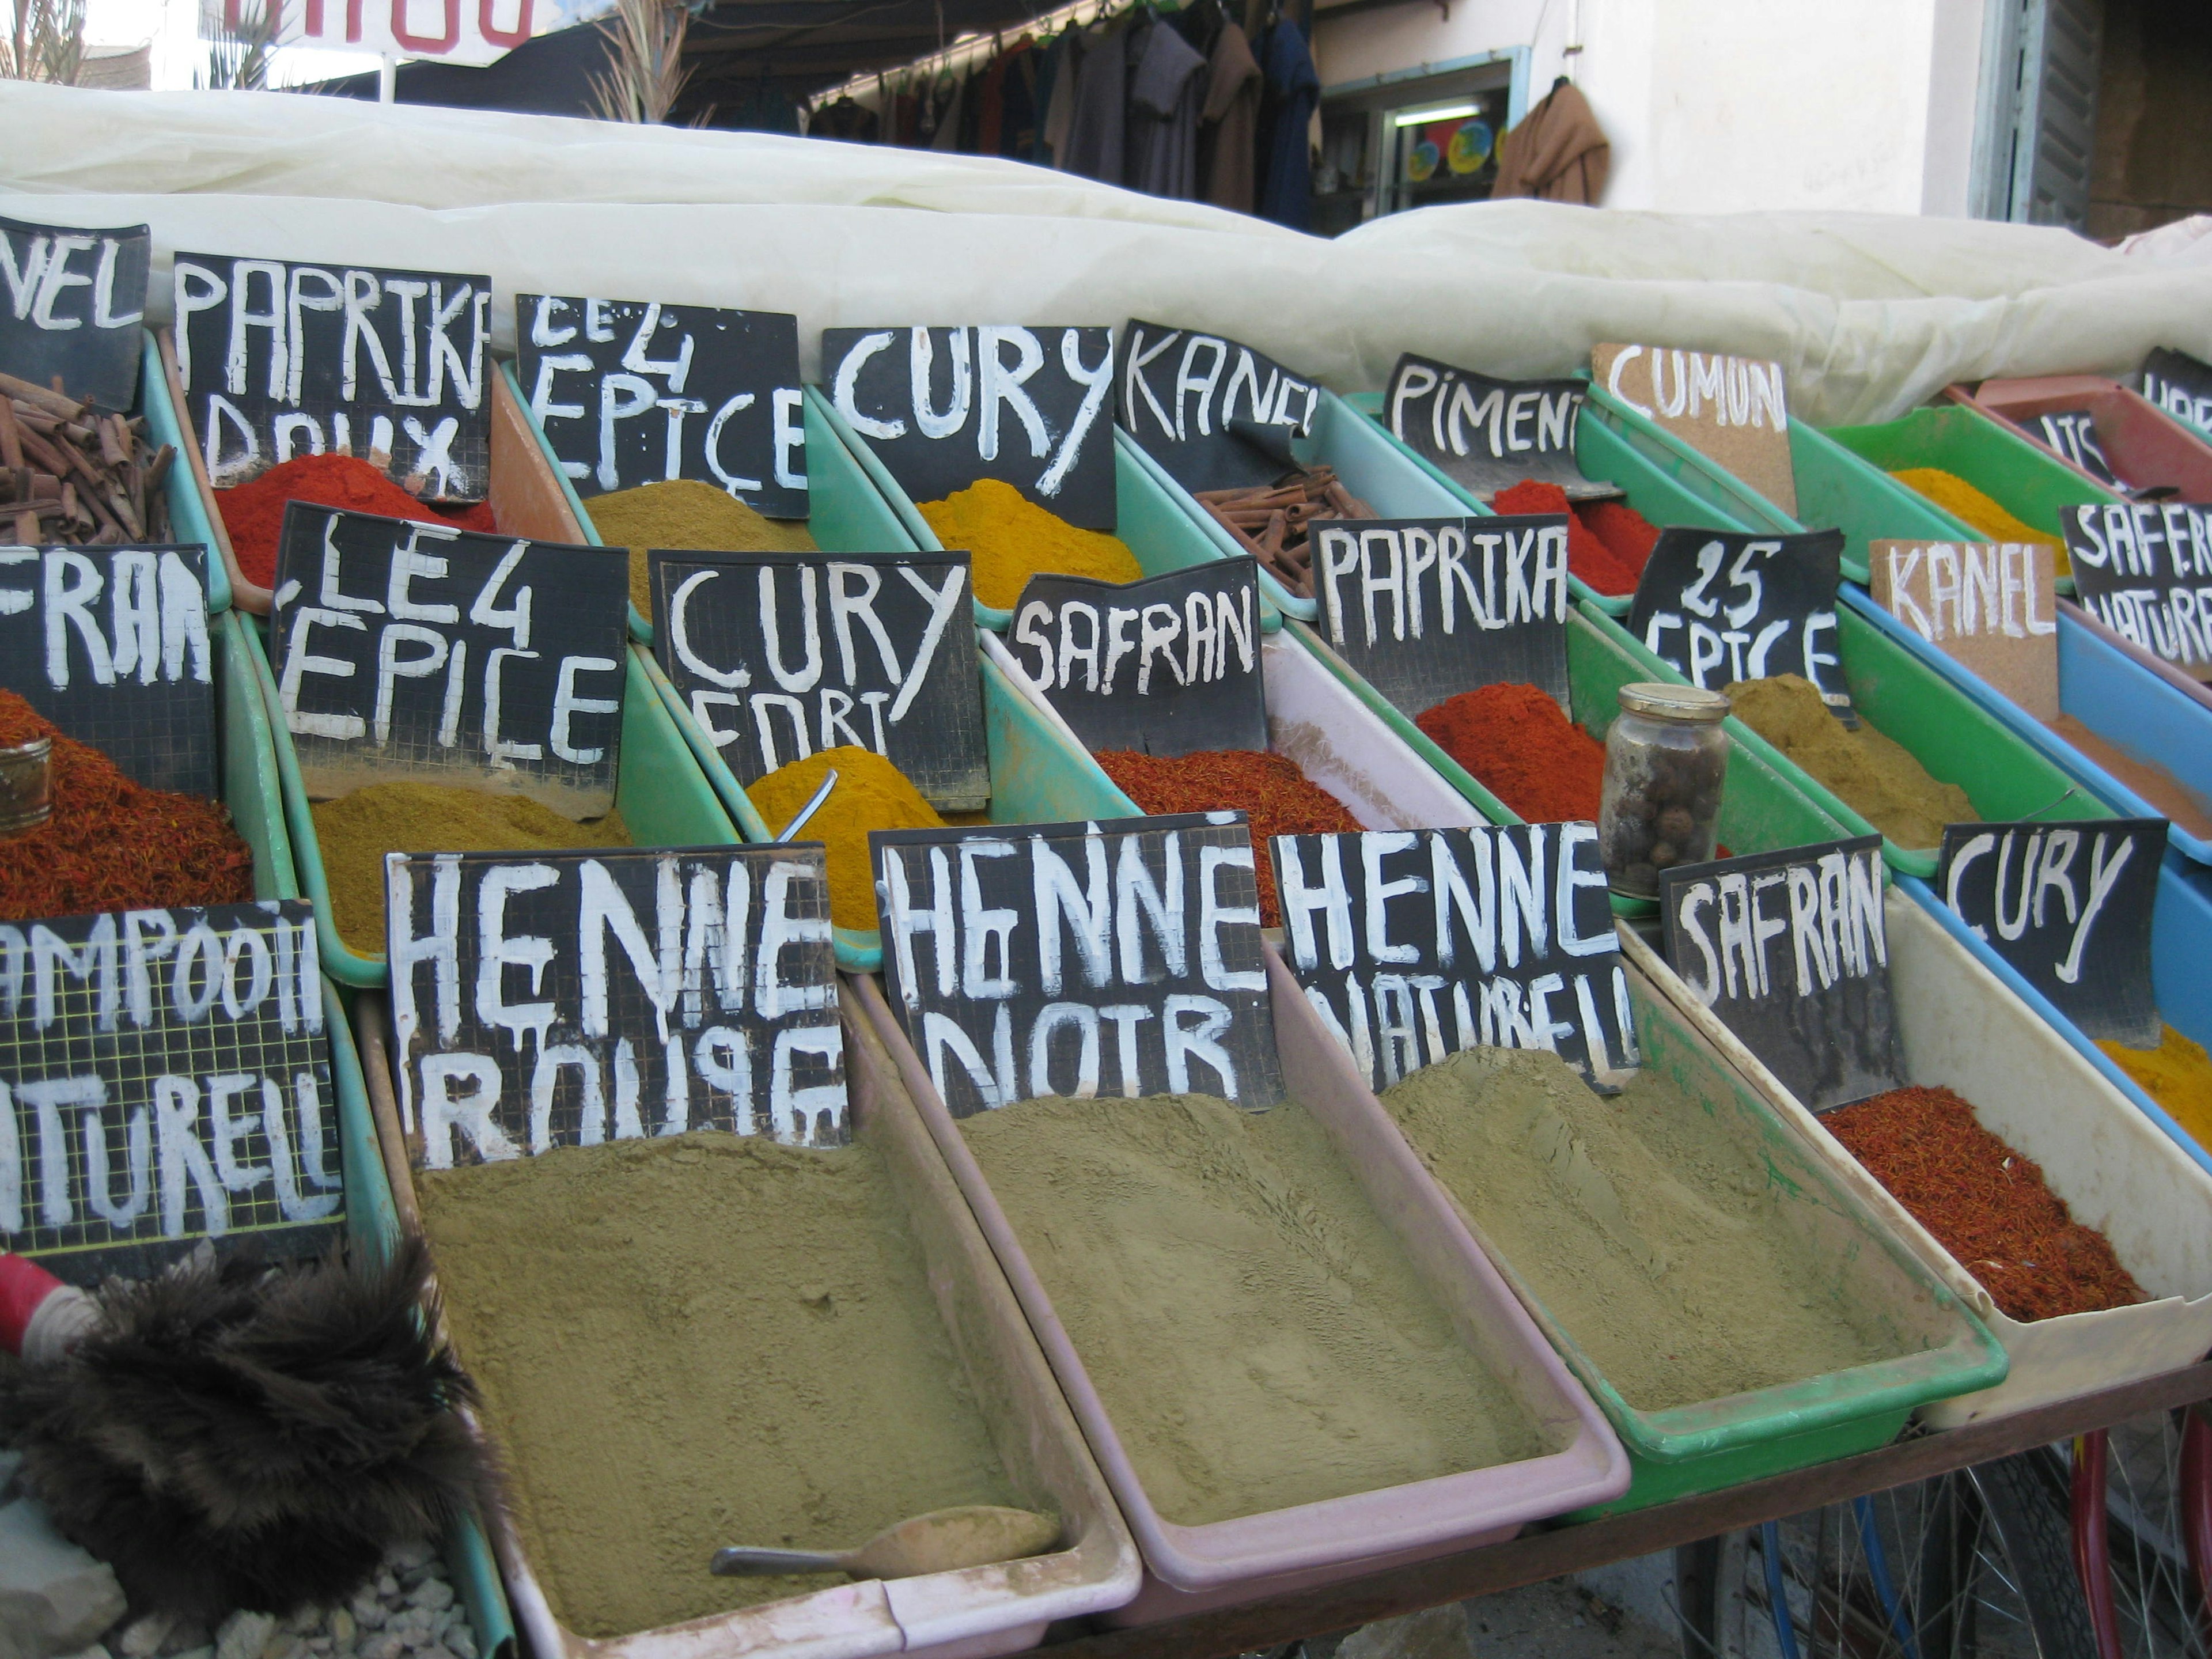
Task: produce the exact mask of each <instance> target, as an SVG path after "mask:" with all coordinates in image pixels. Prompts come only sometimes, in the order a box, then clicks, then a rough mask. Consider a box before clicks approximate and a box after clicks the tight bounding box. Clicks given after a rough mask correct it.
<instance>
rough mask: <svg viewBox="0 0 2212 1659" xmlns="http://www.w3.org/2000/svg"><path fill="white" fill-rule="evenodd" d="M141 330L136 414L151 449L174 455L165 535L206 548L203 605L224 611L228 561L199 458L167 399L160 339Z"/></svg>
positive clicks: (165, 483)
mask: <svg viewBox="0 0 2212 1659" xmlns="http://www.w3.org/2000/svg"><path fill="white" fill-rule="evenodd" d="M142 332H143V337H144V339H143V345H142V347H141V349H140V351H139V355H138V412H139V413H140V414H142V415H143V416H145V417H146V441H148V442H149V443H150V444H151V445H153V447H155V448H156V449H159V448H160V447H161V446H162V445H163V444H167V445H169V446H170V447H172V448H173V449H174V450H175V451H176V452H177V459H175V460H173V461H172V462H171V463H170V464H169V476H168V477H166V478H164V479H163V480H162V481H161V494H162V495H163V496H165V497H166V498H167V501H168V503H169V539H170V540H171V541H173V542H181V543H191V542H197V543H198V544H200V545H201V546H203V547H204V548H206V549H207V556H208V557H207V593H208V609H209V610H210V611H228V610H229V609H230V566H229V562H228V559H227V558H226V557H225V549H224V545H223V544H219V543H218V542H217V541H216V537H215V532H213V531H212V530H210V528H209V527H208V517H207V506H206V503H205V502H204V501H202V499H201V497H200V489H199V479H198V475H197V472H196V471H194V468H195V465H196V463H197V456H196V455H195V454H194V453H193V447H192V444H191V441H190V440H189V439H188V438H186V437H185V433H184V429H183V428H182V427H181V426H180V425H179V418H180V417H179V414H178V410H179V408H180V407H181V406H182V405H181V404H179V403H178V402H176V401H175V400H173V399H172V398H171V397H170V393H169V375H168V370H167V368H166V367H165V366H164V364H163V362H162V359H161V342H160V341H158V340H156V339H155V337H154V331H152V330H151V329H146V330H143V331H142Z"/></svg>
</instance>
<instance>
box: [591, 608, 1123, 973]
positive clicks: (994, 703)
mask: <svg viewBox="0 0 2212 1659" xmlns="http://www.w3.org/2000/svg"><path fill="white" fill-rule="evenodd" d="M978 636H979V638H982V639H990V638H992V637H994V636H991V635H984V634H982V633H981V630H978ZM632 651H633V653H634V656H633V665H632V675H633V678H638V677H640V676H641V677H642V678H643V679H644V681H645V683H646V684H647V685H649V686H650V687H651V688H652V690H653V694H654V695H655V696H656V697H657V698H658V699H659V703H660V706H661V709H662V712H663V714H664V715H665V718H666V720H667V721H668V724H669V726H670V728H671V730H672V731H673V732H677V733H679V734H680V735H681V738H682V740H683V742H684V746H685V747H686V748H688V749H689V750H690V754H691V759H692V761H693V762H694V763H696V769H697V770H698V772H699V774H700V775H702V777H703V779H704V780H705V784H706V787H707V788H708V790H710V791H711V792H712V794H713V797H714V799H715V800H716V801H717V802H718V803H719V804H720V808H721V810H723V811H726V812H727V813H728V815H729V818H730V821H731V823H732V824H734V825H735V826H736V829H737V831H738V834H737V836H736V837H734V839H738V840H743V841H748V842H765V841H772V840H774V839H775V830H774V829H770V828H769V825H768V824H767V823H763V821H762V819H761V815H760V810H759V809H758V808H757V807H756V806H755V805H753V803H752V797H751V796H750V795H748V794H746V793H745V790H744V785H743V784H741V783H739V782H738V779H737V775H736V774H735V773H733V772H732V771H731V770H730V768H729V765H728V763H726V761H724V760H723V758H722V757H721V755H720V752H719V751H717V750H716V749H715V747H714V739H713V738H709V737H708V735H707V734H706V733H705V732H702V730H700V728H699V723H698V722H697V721H696V720H694V719H692V718H691V711H690V709H688V708H685V707H684V702H683V699H682V698H681V697H680V696H678V694H677V690H676V688H675V686H673V685H672V684H670V683H669V679H668V677H667V676H666V675H665V674H664V673H662V672H661V671H660V665H659V664H658V663H656V662H654V661H653V659H652V658H651V657H648V656H647V655H646V654H645V652H644V648H643V647H632ZM1000 660H1001V659H998V658H994V656H993V655H991V654H990V653H989V652H988V648H987V647H986V654H985V656H984V658H983V660H982V662H981V665H980V666H981V672H982V677H983V732H984V742H985V744H986V745H987V750H988V752H989V755H990V761H991V805H990V809H989V811H990V821H991V822H992V823H1070V822H1073V820H1075V819H1078V818H1133V817H1141V816H1142V814H1141V813H1139V811H1138V810H1137V805H1136V803H1135V802H1133V801H1132V800H1131V799H1129V798H1128V797H1127V795H1125V794H1123V793H1121V791H1120V790H1119V789H1117V788H1115V787H1114V781H1113V780H1112V779H1111V778H1109V777H1108V776H1107V775H1106V774H1105V773H1103V771H1101V770H1100V769H1099V768H1098V763H1097V761H1094V760H1092V759H1091V757H1090V756H1089V755H1088V754H1086V753H1085V751H1084V749H1083V746H1082V745H1081V744H1079V743H1077V742H1076V741H1075V738H1074V737H1073V734H1071V733H1070V732H1068V730H1067V728H1066V726H1065V725H1063V724H1062V723H1061V722H1060V720H1058V719H1057V718H1056V717H1054V716H1052V715H1051V714H1050V712H1049V710H1048V709H1046V710H1042V712H1041V710H1040V708H1039V702H1040V701H1041V700H1040V699H1037V698H1036V696H1035V694H1034V691H1033V690H1032V691H1026V692H1025V691H1024V690H1021V689H1019V688H1018V687H1017V686H1016V684H1014V682H1015V680H1016V679H1018V678H1020V670H1019V669H1018V668H1015V669H1012V673H1011V674H1010V673H1009V671H1008V669H1009V667H1011V661H1010V659H1008V666H1006V667H1002V666H1001V665H1000ZM1028 684H1029V682H1028V681H1027V680H1026V679H1021V685H1022V686H1024V687H1026V686H1027V685H1028ZM623 731H624V733H625V741H627V733H628V731H629V722H628V720H624V722H623ZM623 816H624V817H628V816H629V814H628V811H627V809H625V811H624V814H623ZM779 827H780V826H779ZM717 839H732V837H727V836H723V837H717ZM836 940H837V965H838V966H839V967H840V968H842V969H844V970H845V971H846V972H848V973H854V974H872V973H874V972H875V971H876V970H877V969H879V968H881V967H882V966H883V961H884V952H883V939H882V937H881V935H880V934H879V933H878V932H877V931H876V930H875V929H873V928H869V929H867V930H866V931H863V930H861V929H860V928H857V927H840V928H838V929H837V930H836Z"/></svg>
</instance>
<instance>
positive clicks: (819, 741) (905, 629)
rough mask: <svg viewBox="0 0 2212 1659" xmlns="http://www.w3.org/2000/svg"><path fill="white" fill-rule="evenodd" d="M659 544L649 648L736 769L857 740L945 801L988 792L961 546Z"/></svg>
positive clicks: (978, 800) (755, 774) (751, 776)
mask: <svg viewBox="0 0 2212 1659" xmlns="http://www.w3.org/2000/svg"><path fill="white" fill-rule="evenodd" d="M650 557H651V571H652V583H653V655H654V656H655V657H656V658H658V659H659V663H660V665H661V668H662V669H663V670H664V671H665V672H666V673H667V675H668V678H669V679H670V681H671V683H673V684H674V685H675V687H676V690H677V694H678V696H681V697H682V698H683V699H684V703H685V704H686V706H687V707H689V708H690V710H691V713H692V716H693V717H694V718H695V719H696V720H697V721H698V723H699V727H700V729H701V730H702V731H703V732H706V733H707V735H708V737H709V738H713V739H714V746H715V748H716V750H718V751H719V752H720V755H721V757H722V759H723V761H724V762H725V763H726V764H727V765H728V767H729V769H730V771H731V773H732V775H734V776H735V777H736V779H737V781H738V782H739V783H745V784H749V783H751V782H752V781H754V780H755V779H757V778H763V777H766V776H767V775H769V773H770V772H773V771H775V769H777V768H778V767H780V766H787V765H789V764H790V763H792V762H793V761H795V760H803V759H805V757H807V756H809V755H811V754H812V753H813V752H814V751H815V750H817V749H835V748H838V747H840V746H842V745H846V744H850V745H852V746H854V747H856V748H860V749H866V750H872V751H873V752H874V753H876V754H878V755H883V756H885V757H888V758H889V759H890V763H891V764H892V765H894V766H896V767H897V768H898V769H899V770H900V771H902V772H903V773H905V774H906V775H907V777H908V779H909V780H911V781H913V783H914V786H915V788H917V789H919V790H921V793H923V795H925V796H926V797H927V799H928V800H929V803H930V805H933V806H934V807H936V808H937V809H938V810H939V811H945V812H969V811H975V810H977V809H978V808H980V807H981V806H982V805H984V804H985V803H986V802H987V801H988V800H989V799H990V797H991V757H990V753H989V750H988V749H987V747H986V745H985V742H984V735H983V682H982V678H981V672H982V671H981V667H980V666H979V665H978V663H977V661H976V651H975V625H974V624H973V623H971V622H970V621H969V615H970V605H969V593H970V592H971V589H970V586H969V572H968V556H967V555H966V554H965V553H859V554H825V553H740V554H715V553H669V552H663V551H659V550H655V551H654V552H653V554H652V555H651V556H650Z"/></svg>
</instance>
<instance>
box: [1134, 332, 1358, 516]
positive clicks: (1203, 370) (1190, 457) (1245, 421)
mask: <svg viewBox="0 0 2212 1659" xmlns="http://www.w3.org/2000/svg"><path fill="white" fill-rule="evenodd" d="M1115 363H1116V365H1117V370H1118V376H1119V380H1120V398H1121V406H1120V416H1121V424H1122V426H1123V427H1124V428H1127V431H1128V434H1129V435H1130V436H1131V437H1133V438H1134V439H1135V440H1136V441H1137V442H1138V444H1139V446H1140V447H1142V448H1143V450H1144V451H1145V453H1146V454H1148V455H1150V456H1151V457H1152V459H1154V460H1156V461H1158V463H1159V464H1160V465H1162V466H1163V467H1164V468H1166V469H1167V474H1168V476H1169V477H1171V478H1173V479H1174V480H1175V481H1176V483H1179V484H1181V485H1182V487H1183V488H1184V489H1188V490H1194V491H1195V490H1200V489H1247V488H1249V487H1251V486H1253V485H1255V484H1266V483H1273V482H1274V481H1275V480H1276V479H1278V478H1279V477H1282V476H1283V475H1284V474H1285V472H1289V471H1293V470H1295V469H1296V468H1297V465H1298V463H1297V459H1296V458H1295V457H1293V456H1292V454H1291V439H1292V438H1294V437H1296V438H1303V437H1306V436H1309V435H1310V434H1311V433H1312V431H1313V423H1314V415H1315V412H1316V410H1319V409H1320V407H1321V388H1320V387H1319V386H1316V385H1315V384H1314V383H1313V382H1312V381H1311V380H1301V379H1299V378H1298V377H1297V375H1295V374H1291V372H1290V370H1288V369H1286V368H1284V367H1283V366H1282V365H1281V364H1280V363H1279V362H1275V361H1274V360H1273V358H1271V357H1265V356H1261V354H1260V353H1258V352H1256V351H1255V350H1253V349H1252V348H1251V347H1249V346H1248V345H1239V344H1238V343H1237V342H1236V341H1234V340H1225V339H1223V338H1222V337H1220V336H1219V335H1218V334H1200V333H1199V332H1197V331H1195V330H1184V329H1177V328H1166V327H1164V326H1162V325H1160V324H1158V323H1142V322H1137V321H1134V320H1132V321H1131V322H1130V323H1129V325H1128V326H1127V327H1126V328H1124V329H1123V330H1122V331H1121V342H1120V344H1119V346H1118V348H1117V351H1116V356H1115Z"/></svg>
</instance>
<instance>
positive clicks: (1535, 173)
mask: <svg viewBox="0 0 2212 1659" xmlns="http://www.w3.org/2000/svg"><path fill="white" fill-rule="evenodd" d="M1612 167H1613V146H1612V144H1611V143H1609V142H1608V141H1607V138H1606V136H1605V129H1604V128H1603V127H1601V126H1600V125H1598V124H1597V116H1596V114H1595V112H1593V111H1592V110H1591V108H1590V106H1589V99H1587V98H1585V97H1583V93H1582V88H1580V87H1577V85H1576V84H1575V83H1574V82H1571V81H1569V80H1566V79H1565V78H1564V77H1562V78H1561V79H1560V80H1559V81H1557V82H1554V83H1553V87H1552V90H1551V91H1550V93H1549V94H1547V95H1546V97H1545V99H1544V100H1543V102H1541V103H1540V104H1538V105H1537V106H1536V107H1535V108H1534V109H1532V110H1530V111H1529V112H1528V114H1526V115H1525V116H1523V117H1522V118H1521V125H1519V126H1517V127H1515V128H1514V129H1513V130H1512V131H1510V132H1509V133H1507V134H1506V135H1505V137H1504V138H1502V139H1500V140H1499V141H1498V182H1497V183H1496V184H1495V185H1492V187H1491V191H1490V194H1491V196H1492V199H1495V198H1497V197H1504V196H1534V197H1541V199H1542V200H1544V201H1547V202H1579V203H1581V204H1583V205H1584V206H1587V207H1595V205H1596V204H1597V202H1598V198H1599V197H1601V196H1603V195H1604V194H1605V181H1606V175H1607V173H1609V172H1611V171H1612Z"/></svg>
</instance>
